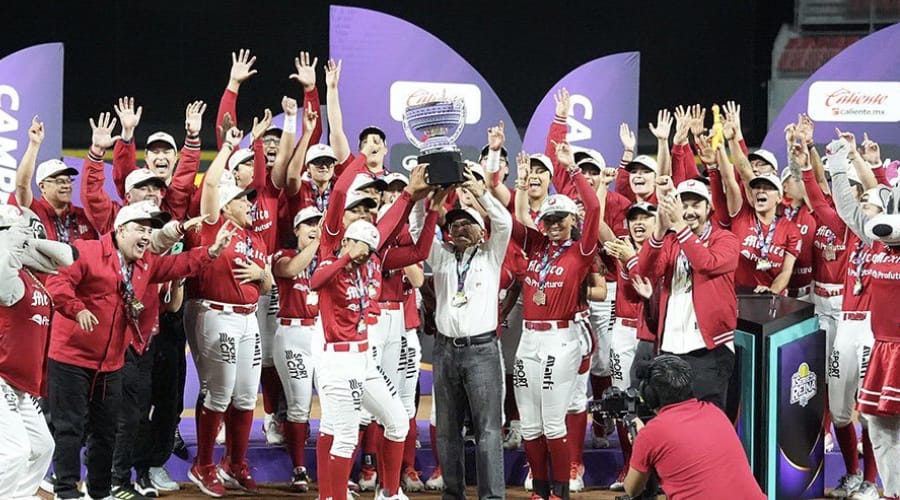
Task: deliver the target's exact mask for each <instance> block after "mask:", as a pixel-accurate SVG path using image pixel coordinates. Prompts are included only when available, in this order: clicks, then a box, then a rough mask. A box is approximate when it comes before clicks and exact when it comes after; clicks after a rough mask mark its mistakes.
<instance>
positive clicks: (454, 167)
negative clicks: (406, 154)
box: [402, 96, 466, 186]
mask: <svg viewBox="0 0 900 500" xmlns="http://www.w3.org/2000/svg"><path fill="white" fill-rule="evenodd" d="M410 100H411V101H412V100H413V99H410ZM416 101H417V102H416V103H415V104H408V105H407V107H406V110H405V111H404V112H403V120H402V123H403V132H405V133H406V137H407V139H409V142H411V143H412V145H413V146H416V147H417V148H419V152H420V153H421V155H420V156H419V158H418V160H419V163H420V164H422V163H427V164H428V169H427V172H428V183H429V184H431V185H434V186H449V185H451V184H459V183H461V182H465V180H466V179H465V177H463V172H464V170H465V164H464V163H463V161H462V155H461V154H460V152H459V148H458V147H456V140H457V139H459V136H460V134H462V130H463V125H464V124H465V123H466V104H465V102H464V101H463V100H462V99H461V98H458V97H446V96H427V97H425V98H423V99H417V100H416Z"/></svg>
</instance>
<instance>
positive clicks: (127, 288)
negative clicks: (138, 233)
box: [118, 252, 141, 334]
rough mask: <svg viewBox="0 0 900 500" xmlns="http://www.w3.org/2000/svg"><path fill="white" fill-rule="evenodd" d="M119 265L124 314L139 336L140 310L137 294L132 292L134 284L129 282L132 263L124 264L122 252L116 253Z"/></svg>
mask: <svg viewBox="0 0 900 500" xmlns="http://www.w3.org/2000/svg"><path fill="white" fill-rule="evenodd" d="M118 256H119V265H120V266H121V268H122V286H121V293H122V300H123V301H125V313H126V314H127V315H128V319H129V320H130V321H131V323H132V324H133V325H134V329H135V331H136V332H138V334H140V332H141V329H140V322H139V318H140V310H139V309H138V308H137V307H136V306H137V304H138V299H137V294H136V293H135V291H134V284H133V283H132V282H131V276H132V274H133V271H134V263H128V262H125V257H124V256H123V255H122V252H118Z"/></svg>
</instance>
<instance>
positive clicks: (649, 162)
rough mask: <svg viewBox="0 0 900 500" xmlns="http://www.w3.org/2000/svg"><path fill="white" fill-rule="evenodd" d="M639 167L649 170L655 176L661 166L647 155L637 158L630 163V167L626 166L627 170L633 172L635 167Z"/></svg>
mask: <svg viewBox="0 0 900 500" xmlns="http://www.w3.org/2000/svg"><path fill="white" fill-rule="evenodd" d="M638 165H640V166H644V167H647V168H649V169H650V170H652V171H653V173H654V174H658V173H659V165H658V164H657V163H656V160H654V159H653V158H651V157H649V156H647V155H639V156H636V157H635V158H634V159H633V160H631V161H630V162H628V165H625V170H627V171H628V172H631V171H632V170H633V169H634V167H636V166H638Z"/></svg>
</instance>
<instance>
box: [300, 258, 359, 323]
mask: <svg viewBox="0 0 900 500" xmlns="http://www.w3.org/2000/svg"><path fill="white" fill-rule="evenodd" d="M349 263H350V252H347V253H345V254H344V255H341V256H340V257H339V258H337V260H335V259H325V260H323V261H322V262H321V263H319V267H318V268H317V269H316V272H314V273H313V275H312V278H310V280H309V287H310V288H311V289H313V290H318V289H320V288H322V287H324V286H325V285H327V284H328V283H330V282H331V280H332V279H334V277H335V276H337V274H338V273H339V272H340V271H341V269H343V268H344V266H346V265H347V264H349ZM361 314H364V313H361Z"/></svg>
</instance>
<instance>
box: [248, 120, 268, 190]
mask: <svg viewBox="0 0 900 500" xmlns="http://www.w3.org/2000/svg"><path fill="white" fill-rule="evenodd" d="M270 126H272V111H271V110H270V109H269V108H266V110H265V111H264V112H263V117H262V119H261V120H260V119H259V118H256V117H254V118H253V128H252V129H251V134H252V135H253V182H251V183H250V186H248V187H251V188H253V189H263V188H265V187H266V180H267V177H268V176H269V172H268V171H267V169H266V153H265V151H263V143H262V137H263V135H264V134H265V133H266V129H268V128H269V127H270Z"/></svg>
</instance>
